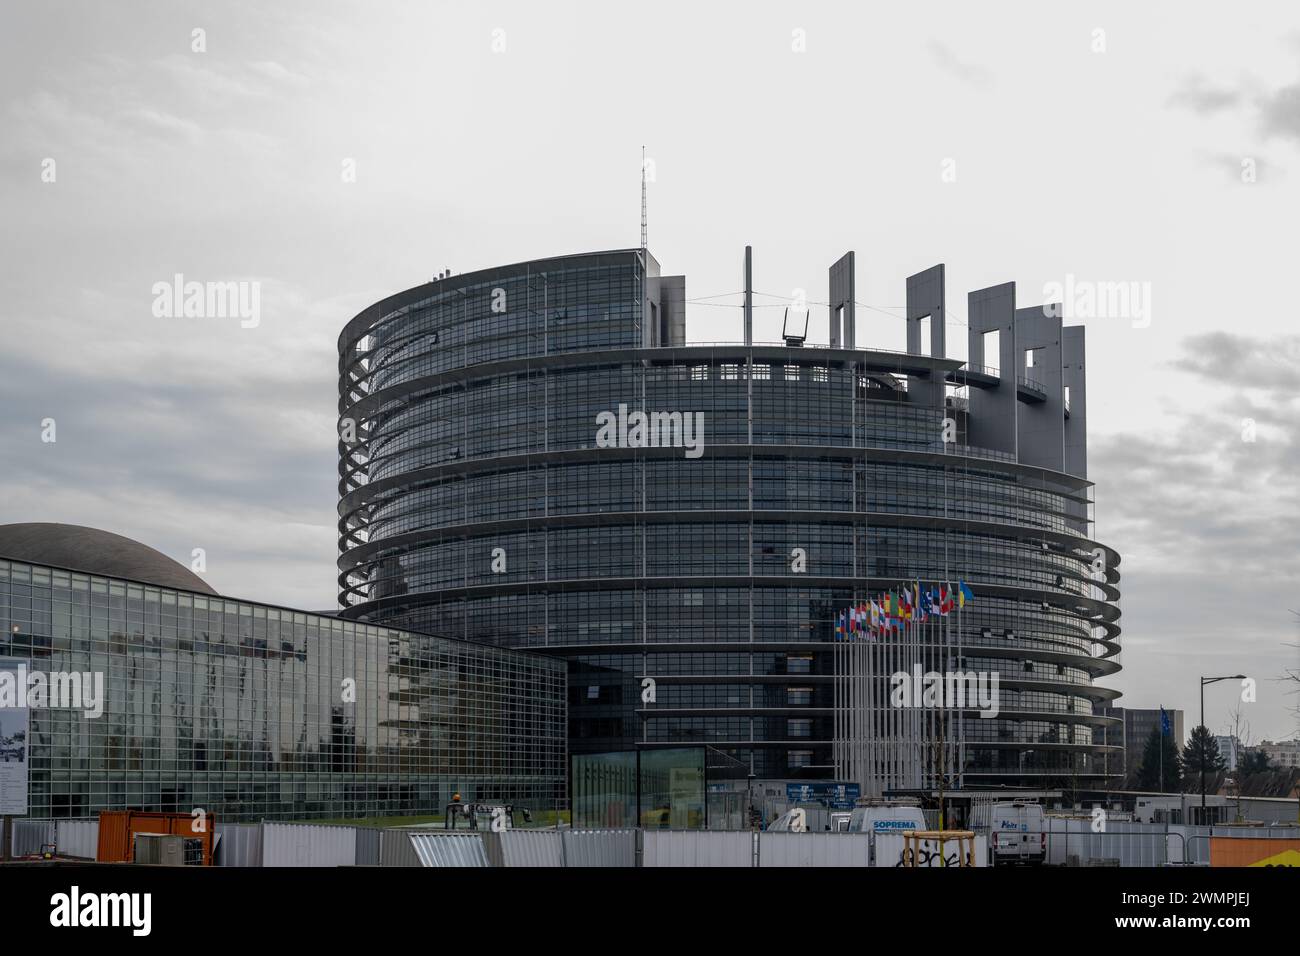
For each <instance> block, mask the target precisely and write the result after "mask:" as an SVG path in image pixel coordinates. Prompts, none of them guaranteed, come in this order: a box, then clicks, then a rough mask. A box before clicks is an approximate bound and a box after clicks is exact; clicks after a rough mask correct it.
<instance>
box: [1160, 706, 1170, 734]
mask: <svg viewBox="0 0 1300 956" xmlns="http://www.w3.org/2000/svg"><path fill="white" fill-rule="evenodd" d="M1160 736H1161V737H1168V736H1169V714H1168V712H1167V711H1166V710H1165V709H1164V708H1163V707H1161V708H1160Z"/></svg>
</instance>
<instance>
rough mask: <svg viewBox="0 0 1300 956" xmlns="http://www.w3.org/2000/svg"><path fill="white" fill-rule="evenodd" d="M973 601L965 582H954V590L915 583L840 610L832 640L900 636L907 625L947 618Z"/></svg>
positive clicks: (972, 595) (945, 585)
mask: <svg viewBox="0 0 1300 956" xmlns="http://www.w3.org/2000/svg"><path fill="white" fill-rule="evenodd" d="M973 600H975V595H974V593H973V592H972V591H971V589H970V588H969V587H967V585H966V582H965V581H959V582H957V585H956V587H954V586H953V585H951V584H933V585H930V586H929V587H922V586H921V583H920V582H919V581H918V582H916V583H914V584H909V585H907V586H906V587H903V588H901V589H897V588H896V589H894V590H893V591H889V592H887V593H885V594H882V595H880V596H879V597H877V598H874V599H872V600H870V601H863V602H862V603H861V604H858V605H856V606H854V607H851V608H846V609H845V610H843V611H840V613H839V615H838V616H837V617H836V618H835V640H837V641H844V640H850V641H851V640H855V639H856V637H857V635H859V634H862V635H869V636H871V637H888V636H890V635H893V634H898V633H900V632H901V631H902V629H903V627H904V626H906V625H908V624H920V623H923V622H924V621H927V620H929V619H930V618H936V617H947V616H948V615H949V614H951V613H952V612H953V611H954V610H956V609H958V608H963V607H965V606H966V602H967V601H973Z"/></svg>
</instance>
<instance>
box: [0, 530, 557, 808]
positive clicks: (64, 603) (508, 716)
mask: <svg viewBox="0 0 1300 956" xmlns="http://www.w3.org/2000/svg"><path fill="white" fill-rule="evenodd" d="M51 527H55V528H58V527H66V526H51ZM3 530H4V529H3V528H0V546H3V543H4V534H3ZM78 530H80V531H82V532H86V531H89V529H78ZM92 534H93V533H92ZM112 537H116V536H112ZM118 540H119V541H121V540H126V539H118ZM139 548H143V546H137V549H139ZM83 553H92V552H83ZM154 553H155V554H156V552H154ZM0 554H3V550H0ZM174 568H175V569H179V572H180V573H188V571H187V569H184V568H180V566H179V565H174ZM0 627H2V628H3V631H2V632H0V666H4V667H10V668H11V669H12V667H13V666H14V665H16V664H18V663H22V664H25V665H26V666H27V668H28V669H29V671H42V672H45V673H58V672H74V671H75V672H83V673H91V674H96V673H98V674H102V675H103V687H104V694H103V698H104V699H103V701H102V706H103V713H102V715H101V716H98V717H91V716H87V715H86V714H85V712H84V711H82V710H78V709H68V708H49V709H44V708H39V707H37V708H31V709H30V710H29V711H28V716H29V720H30V727H29V730H28V732H27V735H26V737H27V740H26V757H27V761H28V764H29V774H28V793H29V805H28V815H29V816H32V817H62V816H86V815H93V814H95V813H97V812H98V811H100V810H107V809H127V808H131V809H142V810H153V811H172V812H191V811H192V810H193V809H195V808H203V809H205V810H207V811H208V812H210V813H215V814H216V815H217V819H219V820H227V821H236V820H246V821H250V820H261V819H307V818H318V819H320V818H352V817H362V816H381V815H405V814H429V813H432V812H441V810H442V808H443V807H444V806H445V805H446V804H447V803H448V802H449V800H450V799H451V795H452V794H453V793H460V794H461V796H462V798H463V799H464V800H466V801H474V800H494V801H495V800H500V801H504V802H510V803H513V804H515V805H517V806H523V807H528V808H531V809H552V808H556V807H559V806H561V805H562V801H563V800H564V797H565V774H566V767H565V761H566V749H565V719H566V706H565V698H564V693H565V673H564V665H563V664H562V663H561V662H559V661H556V660H554V659H552V658H547V657H542V656H539V655H536V654H531V653H527V652H521V651H513V650H508V649H505V648H500V647H493V646H488V645H484V644H477V643H470V642H466V641H459V640H448V639H444V638H438V637H431V636H428V635H424V634H419V633H413V632H410V631H404V630H396V629H393V628H390V627H381V626H373V625H367V624H360V623H356V622H353V621H345V620H341V619H339V618H337V617H332V616H328V615H321V614H312V613H307V612H303V611H296V610H291V609H287V608H281V607H274V606H271V605H266V604H257V603H254V602H251V601H237V600H231V599H228V598H224V597H221V596H218V595H215V594H212V593H201V592H198V591H195V590H179V589H176V588H169V587H160V586H157V585H156V584H150V583H143V582H137V581H131V580H124V579H119V578H114V577H107V576H101V575H97V574H88V573H81V572H78V571H73V570H64V569H60V568H56V567H48V566H41V565H35V564H30V563H22V562H19V561H14V560H0Z"/></svg>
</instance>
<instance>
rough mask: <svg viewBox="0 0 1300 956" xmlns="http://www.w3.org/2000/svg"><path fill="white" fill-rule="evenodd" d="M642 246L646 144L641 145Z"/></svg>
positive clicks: (642, 237)
mask: <svg viewBox="0 0 1300 956" xmlns="http://www.w3.org/2000/svg"><path fill="white" fill-rule="evenodd" d="M641 248H642V249H646V248H648V246H647V245H646V220H645V146H642V147H641Z"/></svg>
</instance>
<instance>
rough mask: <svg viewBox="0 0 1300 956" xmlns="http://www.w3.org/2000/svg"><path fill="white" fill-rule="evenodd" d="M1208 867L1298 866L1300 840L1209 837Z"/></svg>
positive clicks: (1299, 861)
mask: <svg viewBox="0 0 1300 956" xmlns="http://www.w3.org/2000/svg"><path fill="white" fill-rule="evenodd" d="M1210 866H1300V840H1282V839H1276V838H1270V837H1242V838H1240V839H1234V838H1233V837H1210Z"/></svg>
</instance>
